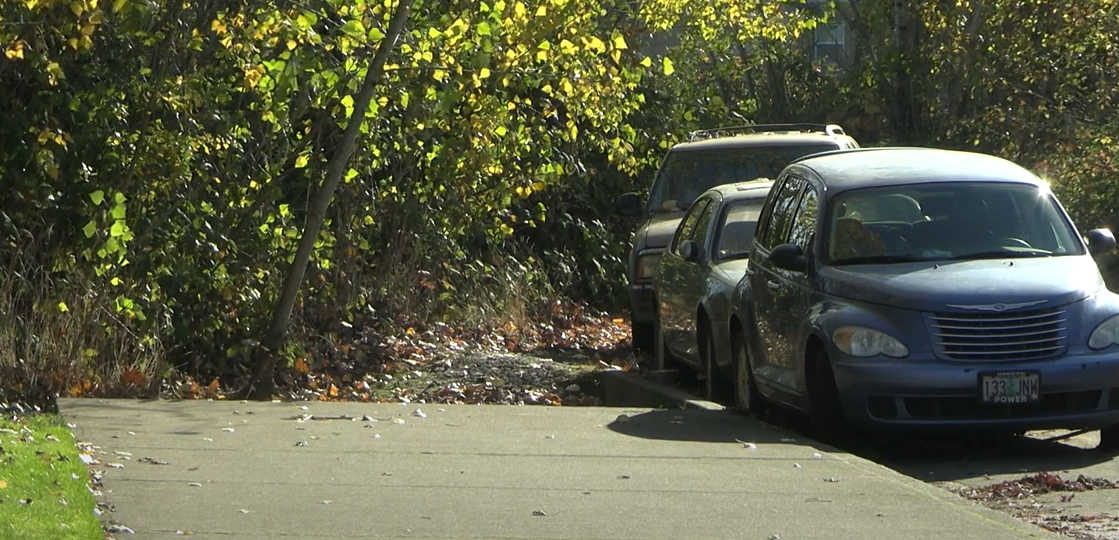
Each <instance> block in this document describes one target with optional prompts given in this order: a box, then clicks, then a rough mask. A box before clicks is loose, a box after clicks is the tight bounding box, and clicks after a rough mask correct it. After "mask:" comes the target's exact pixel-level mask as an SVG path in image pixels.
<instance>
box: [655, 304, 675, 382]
mask: <svg viewBox="0 0 1119 540" xmlns="http://www.w3.org/2000/svg"><path fill="white" fill-rule="evenodd" d="M653 349H654V351H653V352H654V356H655V357H656V369H657V371H664V370H666V369H668V368H669V365H670V364H672V355H671V353H669V352H668V347H667V346H665V343H664V325H663V324H662V323H661V311H660V309H658V310H657V311H656V314H655V315H654V317H653Z"/></svg>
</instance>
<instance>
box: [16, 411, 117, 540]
mask: <svg viewBox="0 0 1119 540" xmlns="http://www.w3.org/2000/svg"><path fill="white" fill-rule="evenodd" d="M75 477H76V478H75ZM88 484H89V471H88V470H87V469H86V466H85V465H84V464H83V463H82V462H81V460H80V459H79V458H78V448H77V443H76V442H75V441H74V436H73V434H72V433H70V430H69V429H67V428H66V425H65V424H64V422H63V421H62V419H61V418H59V417H58V416H55V415H47V414H43V415H34V416H30V417H25V418H22V419H20V420H17V421H12V420H11V419H8V418H5V419H0V539H4V540H7V539H13V540H15V539H17V538H18V539H19V540H62V539H80V540H94V539H99V538H104V537H105V535H104V533H102V531H101V521H100V520H99V519H98V518H97V516H96V515H94V513H93V508H94V505H95V502H94V500H93V495H92V494H91V493H90V492H89V488H88ZM21 500H22V501H24V502H20V501H21ZM28 500H30V503H27V502H26V501H28ZM63 501H65V502H63Z"/></svg>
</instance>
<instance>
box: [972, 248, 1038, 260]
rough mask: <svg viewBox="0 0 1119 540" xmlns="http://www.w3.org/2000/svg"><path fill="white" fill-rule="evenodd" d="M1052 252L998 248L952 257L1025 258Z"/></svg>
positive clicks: (977, 258)
mask: <svg viewBox="0 0 1119 540" xmlns="http://www.w3.org/2000/svg"><path fill="white" fill-rule="evenodd" d="M1052 256H1053V254H1052V253H1048V252H1045V251H1011V250H1009V249H998V250H994V251H977V252H975V253H965V254H963V255H956V256H955V257H952V259H951V260H953V261H972V260H976V261H977V260H980V259H1025V258H1030V257H1052Z"/></svg>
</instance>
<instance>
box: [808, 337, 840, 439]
mask: <svg viewBox="0 0 1119 540" xmlns="http://www.w3.org/2000/svg"><path fill="white" fill-rule="evenodd" d="M808 376H809V384H808V402H809V411H808V414H809V419H810V420H811V422H812V429H813V431H815V433H816V436H817V437H818V438H819V439H821V440H822V442H828V443H831V442H837V441H839V440H840V439H842V438H843V437H844V436H846V435H847V433H848V429H847V420H846V418H844V416H843V404H842V403H841V402H840V401H839V388H838V387H837V386H836V384H835V375H834V374H833V373H832V369H831V359H829V358H828V353H827V351H825V350H824V349H822V348H821V349H819V350H817V351H816V352H815V356H814V361H813V362H812V372H811V373H809V374H808Z"/></svg>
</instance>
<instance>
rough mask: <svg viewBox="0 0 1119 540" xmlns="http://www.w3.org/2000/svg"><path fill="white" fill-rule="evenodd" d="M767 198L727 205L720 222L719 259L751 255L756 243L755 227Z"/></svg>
mask: <svg viewBox="0 0 1119 540" xmlns="http://www.w3.org/2000/svg"><path fill="white" fill-rule="evenodd" d="M764 203H765V199H762V198H758V199H744V200H741V201H735V202H733V203H730V204H729V205H727V210H726V212H724V213H723V221H722V223H720V224H719V239H718V244H717V247H716V249H715V253H716V254H717V256H718V258H719V259H737V258H742V257H746V256H749V255H750V248H751V246H753V243H754V229H755V228H756V227H757V225H758V216H759V215H760V214H761V213H762V204H764Z"/></svg>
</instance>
